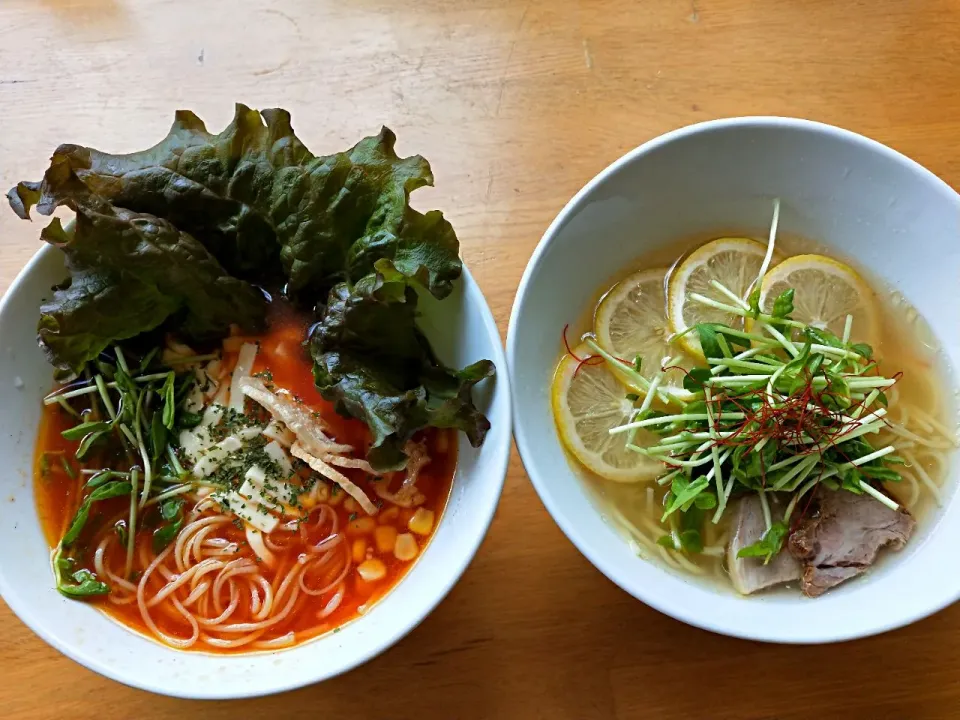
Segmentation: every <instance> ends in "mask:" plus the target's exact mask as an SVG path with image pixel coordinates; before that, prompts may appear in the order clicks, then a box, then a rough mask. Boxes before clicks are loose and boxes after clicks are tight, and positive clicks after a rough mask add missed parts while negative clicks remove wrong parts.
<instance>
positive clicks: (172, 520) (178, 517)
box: [153, 499, 184, 553]
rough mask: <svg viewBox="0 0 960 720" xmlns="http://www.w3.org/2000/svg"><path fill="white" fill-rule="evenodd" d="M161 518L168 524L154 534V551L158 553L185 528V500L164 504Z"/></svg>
mask: <svg viewBox="0 0 960 720" xmlns="http://www.w3.org/2000/svg"><path fill="white" fill-rule="evenodd" d="M160 517H161V518H162V519H163V520H165V521H166V522H164V523H163V524H162V525H161V526H160V527H159V528H157V529H156V530H154V532H153V549H154V552H157V553H159V552H161V551H162V550H163V549H164V548H165V547H167V545H169V544H170V543H171V542H173V540H174V539H175V538H176V537H177V533H179V532H180V528H182V527H183V520H184V518H183V500H178V499H172V500H167V501H165V502H164V503H162V504H161V505H160Z"/></svg>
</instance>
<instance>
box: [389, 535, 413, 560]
mask: <svg viewBox="0 0 960 720" xmlns="http://www.w3.org/2000/svg"><path fill="white" fill-rule="evenodd" d="M419 552H420V547H419V546H418V545H417V539H416V538H415V537H414V536H413V535H411V534H410V533H401V534H400V535H397V540H396V542H395V543H394V545H393V554H394V555H395V556H396V558H397V560H403V562H410V561H411V560H413V559H414V558H415V557H416V556H417V553H419Z"/></svg>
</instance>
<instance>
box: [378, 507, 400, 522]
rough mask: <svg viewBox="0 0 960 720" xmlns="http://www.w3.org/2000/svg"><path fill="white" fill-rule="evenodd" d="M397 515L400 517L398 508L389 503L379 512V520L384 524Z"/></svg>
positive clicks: (391, 520) (394, 518)
mask: <svg viewBox="0 0 960 720" xmlns="http://www.w3.org/2000/svg"><path fill="white" fill-rule="evenodd" d="M398 517H400V508H398V507H397V506H396V505H391V506H390V507H388V508H387V509H386V510H383V511H382V512H381V513H380V522H381V524H384V525H386V524H387V523H390V522H393V521H394V520H396V519H397V518H398Z"/></svg>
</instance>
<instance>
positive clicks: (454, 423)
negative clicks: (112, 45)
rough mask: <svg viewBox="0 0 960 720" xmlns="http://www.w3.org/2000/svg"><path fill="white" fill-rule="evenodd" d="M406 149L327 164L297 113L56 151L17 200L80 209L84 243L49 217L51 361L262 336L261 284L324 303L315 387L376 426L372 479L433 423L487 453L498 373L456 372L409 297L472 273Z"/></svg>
mask: <svg viewBox="0 0 960 720" xmlns="http://www.w3.org/2000/svg"><path fill="white" fill-rule="evenodd" d="M395 142H396V137H395V136H394V134H393V133H392V132H390V130H388V129H387V128H383V129H382V130H381V131H380V133H379V134H378V135H375V136H371V137H367V138H364V139H363V140H361V141H360V142H359V143H357V144H356V145H355V146H353V147H352V148H350V149H349V150H346V151H344V152H339V153H335V154H333V155H326V156H316V155H313V154H312V153H311V152H310V151H309V150H308V149H307V148H306V146H304V144H303V143H302V142H301V141H300V139H299V138H298V137H297V136H296V135H295V133H294V131H293V128H292V126H291V123H290V115H289V113H287V112H286V111H284V110H279V109H273V110H264V111H262V112H257V111H255V110H251V109H250V108H248V107H246V106H245V105H240V104H238V105H237V106H236V113H235V116H234V119H233V121H232V122H231V123H230V125H229V126H228V127H227V128H226V129H224V131H223V132H221V133H219V134H212V133H210V132H208V131H207V129H206V127H205V126H204V124H203V122H202V121H201V120H200V119H199V118H198V117H197V116H196V115H194V114H193V113H191V112H189V111H179V112H178V113H177V114H176V118H175V121H174V124H173V127H172V128H171V129H170V132H169V133H168V134H167V136H166V137H165V138H164V139H163V140H161V141H160V142H159V143H157V144H156V145H154V146H153V147H151V148H149V149H147V150H144V151H142V152H136V153H132V154H128V155H112V154H109V153H104V152H101V151H99V150H95V149H93V148H89V147H83V146H79V145H61V146H60V147H59V148H57V150H56V152H55V153H54V155H53V158H52V159H51V163H50V167H49V168H48V170H47V172H46V173H45V175H44V178H43V181H42V182H40V183H32V182H22V183H20V184H19V185H17V186H16V187H15V188H14V189H13V190H11V191H10V192H9V193H8V196H7V197H8V199H9V202H10V206H11V208H12V209H13V210H14V212H16V213H17V215H19V216H20V217H21V218H24V219H29V217H30V211H31V209H32V208H33V207H34V206H35V207H36V209H37V211H38V212H39V213H41V214H44V215H49V214H51V213H52V212H53V211H54V209H55V208H56V207H58V206H61V205H66V206H68V207H70V208H72V209H74V210H75V211H76V212H77V222H76V227H75V228H74V229H72V230H70V231H67V230H65V229H64V228H63V227H62V226H61V225H60V223H59V221H57V220H54V221H53V222H52V223H51V224H50V226H48V228H47V229H45V230H44V231H43V234H42V237H43V239H44V240H46V241H47V242H51V243H53V244H56V245H58V246H59V247H61V249H63V251H64V253H65V254H66V257H67V266H68V269H69V271H70V279H69V280H68V281H67V282H66V283H64V284H63V285H62V286H60V287H59V288H58V289H56V290H55V293H54V296H53V299H52V301H51V302H50V303H47V304H45V305H44V307H43V308H42V311H41V312H42V316H41V320H40V324H39V328H38V334H39V339H40V343H41V345H42V346H43V348H44V350H45V351H46V353H47V356H48V357H49V358H50V361H51V362H52V363H53V364H54V365H55V366H57V368H58V369H59V370H60V371H61V375H69V374H71V373H72V374H75V373H77V372H79V371H80V370H81V369H82V367H83V365H84V363H86V362H87V361H89V360H91V359H92V358H94V357H96V355H97V354H98V353H100V352H101V351H102V350H103V349H104V348H106V347H107V346H108V345H109V344H110V343H112V342H115V341H118V340H123V339H126V338H130V337H133V336H135V335H137V334H140V333H142V332H146V331H149V330H152V329H154V328H156V327H158V326H161V325H162V326H163V327H164V328H165V329H166V328H169V329H172V330H174V331H176V332H178V333H180V334H183V335H186V336H187V337H219V336H222V335H225V334H226V333H227V332H228V329H229V326H230V324H231V323H234V324H237V325H240V326H241V327H242V328H243V329H244V330H245V331H248V332H256V330H257V328H259V327H260V325H261V324H262V322H263V319H264V307H265V302H264V298H263V297H262V295H261V293H260V291H259V290H257V289H256V288H255V287H254V286H253V284H256V285H259V286H261V287H264V288H268V289H270V290H271V291H274V290H277V289H279V288H281V287H282V288H283V292H285V293H286V294H287V295H288V296H289V297H290V298H291V299H292V300H294V301H296V302H299V303H300V304H301V305H308V306H313V305H318V308H319V310H318V313H319V317H318V319H319V323H318V324H317V325H316V326H315V329H314V331H313V333H312V336H311V338H310V349H311V353H312V355H313V359H314V365H315V367H314V375H315V380H316V384H317V387H318V388H319V389H320V391H321V393H322V394H323V395H324V397H326V398H328V399H331V400H333V401H335V403H336V407H337V409H338V411H339V412H341V413H344V414H347V415H350V416H353V417H357V418H360V419H361V420H363V421H364V422H366V423H367V425H368V426H369V427H370V430H371V433H372V435H373V446H372V448H371V451H370V459H371V462H372V463H373V464H374V465H375V466H376V467H378V468H380V469H387V468H399V467H402V465H403V464H404V461H405V457H404V454H403V446H404V444H405V443H406V441H407V440H409V439H410V437H411V436H412V435H413V434H414V433H415V432H416V431H417V430H419V429H421V428H424V427H428V426H434V427H444V428H447V427H454V428H459V429H461V430H463V431H464V432H465V433H466V434H467V436H468V438H469V439H470V441H471V442H472V443H474V445H479V444H480V442H482V440H483V437H484V435H485V433H486V431H487V429H488V428H489V422H488V421H487V419H486V418H485V417H484V416H483V415H482V414H481V413H480V412H479V410H477V408H476V407H475V406H474V405H473V402H472V398H471V391H472V388H473V386H474V384H476V383H477V382H479V381H480V380H482V379H484V378H486V377H490V376H491V375H492V374H493V372H494V368H493V365H492V363H490V362H488V361H481V362H479V363H475V364H474V365H471V366H470V367H468V368H465V369H463V370H459V371H458V370H454V369H450V368H447V367H445V366H444V365H443V364H442V363H440V362H439V361H438V360H437V359H436V358H435V357H434V354H433V351H432V350H431V348H430V345H429V343H428V342H427V340H426V338H425V337H424V336H423V335H422V333H421V332H420V331H419V329H418V328H417V325H416V322H415V317H416V306H417V294H416V291H415V290H414V289H413V287H412V285H414V284H415V285H419V286H422V287H423V288H425V289H426V290H427V291H428V292H430V293H431V294H432V295H434V296H435V297H437V298H440V299H442V298H444V297H446V296H447V295H449V293H450V292H451V290H452V288H453V283H454V282H456V280H457V279H458V278H459V277H460V275H461V272H462V266H461V263H460V259H459V242H458V240H457V236H456V234H455V232H454V230H453V228H452V227H451V225H450V223H449V222H447V220H446V219H445V218H444V217H443V215H442V213H440V212H439V211H431V212H427V213H426V214H423V213H420V212H418V211H416V210H414V209H413V208H411V207H410V205H409V199H410V193H411V192H413V191H414V190H416V189H417V188H420V187H424V186H428V185H432V184H433V174H432V172H431V170H430V166H429V164H428V163H427V161H426V160H424V159H423V158H422V157H420V156H413V157H407V158H401V157H399V156H398V155H397V153H396V151H395V150H394V145H395ZM325 299H326V300H327V302H326V305H324V304H323V301H324V300H325Z"/></svg>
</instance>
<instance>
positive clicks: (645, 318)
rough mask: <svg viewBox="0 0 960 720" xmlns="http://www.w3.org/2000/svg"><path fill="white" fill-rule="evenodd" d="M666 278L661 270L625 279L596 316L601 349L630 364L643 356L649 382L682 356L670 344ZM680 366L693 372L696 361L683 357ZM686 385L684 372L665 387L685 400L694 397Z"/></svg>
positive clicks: (670, 374) (672, 374)
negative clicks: (668, 360) (672, 358)
mask: <svg viewBox="0 0 960 720" xmlns="http://www.w3.org/2000/svg"><path fill="white" fill-rule="evenodd" d="M666 277H667V268H659V269H654V270H641V271H639V272H636V273H634V274H633V275H630V276H629V277H627V278H624V279H623V280H621V281H620V282H619V283H617V284H616V285H615V286H614V287H613V289H612V290H610V292H608V293H607V294H606V295H605V296H604V297H603V299H602V300H601V301H600V305H599V306H598V307H597V312H596V315H595V316H594V324H593V332H594V334H595V335H596V336H597V342H598V343H600V346H601V347H603V348H604V349H605V350H607V351H608V352H610V353H611V354H613V355H616V356H617V357H621V358H625V359H627V360H629V361H630V362H632V361H633V360H634V358H636V357H637V356H639V357H640V373H641V374H642V375H643V376H644V377H646V378H647V379H648V380H652V379H653V376H654V375H656V374H657V373H658V372H659V371H660V368H661V365H662V362H663V360H664V358H666V357H669V356H676V355H678V354H681V353H678V348H677V347H676V346H673V345H671V344H670V343H669V342H668V338H669V337H670V334H671V333H672V332H673V330H671V328H670V321H669V320H668V319H667V294H666V289H665V287H664V286H665V283H666ZM681 355H682V354H681ZM676 364H677V365H679V366H681V367H684V368H687V369H689V368H690V367H692V366H693V361H692V359H691V358H688V357H686V356H682V357H681V358H680V359H679V360H678V361H677V362H676ZM682 383H683V373H681V372H679V371H674V372H668V373H666V374H665V377H664V381H663V384H662V385H661V387H662V388H663V389H664V390H666V391H667V392H670V393H672V394H674V395H675V396H678V397H681V399H682V398H683V396H689V395H690V393H689V392H687V391H686V390H684V389H683V387H682Z"/></svg>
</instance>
